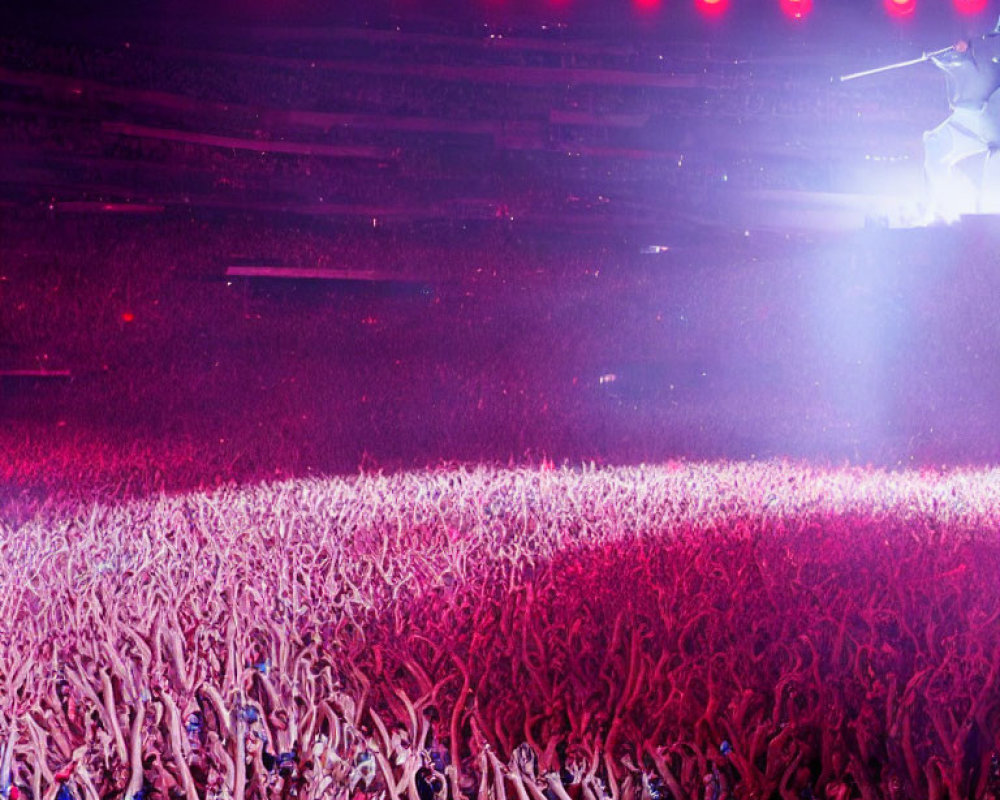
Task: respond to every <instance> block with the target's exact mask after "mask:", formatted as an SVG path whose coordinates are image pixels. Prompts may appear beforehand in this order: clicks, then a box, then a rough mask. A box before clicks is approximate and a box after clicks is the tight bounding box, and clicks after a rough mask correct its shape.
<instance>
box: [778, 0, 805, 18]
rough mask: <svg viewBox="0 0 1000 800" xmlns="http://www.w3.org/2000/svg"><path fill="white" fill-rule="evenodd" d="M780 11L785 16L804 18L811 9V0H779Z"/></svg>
mask: <svg viewBox="0 0 1000 800" xmlns="http://www.w3.org/2000/svg"><path fill="white" fill-rule="evenodd" d="M781 11H782V13H784V15H785V16H786V17H791V18H792V19H804V18H805V17H807V16H808V15H809V12H811V11H812V0H781Z"/></svg>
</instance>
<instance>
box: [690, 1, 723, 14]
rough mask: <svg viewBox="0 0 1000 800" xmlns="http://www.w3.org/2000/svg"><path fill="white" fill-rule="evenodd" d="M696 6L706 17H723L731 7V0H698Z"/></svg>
mask: <svg viewBox="0 0 1000 800" xmlns="http://www.w3.org/2000/svg"><path fill="white" fill-rule="evenodd" d="M696 6H697V8H698V11H700V12H701V13H702V14H704V15H705V16H706V17H721V16H722V15H723V14H725V13H726V9H727V8H728V7H729V0H696Z"/></svg>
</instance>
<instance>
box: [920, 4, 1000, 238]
mask: <svg viewBox="0 0 1000 800" xmlns="http://www.w3.org/2000/svg"><path fill="white" fill-rule="evenodd" d="M931 60H932V61H933V62H934V64H935V65H937V66H938V67H939V68H940V69H942V70H944V72H945V73H947V76H948V102H949V105H950V106H951V115H950V116H949V117H948V118H947V119H946V120H945V121H944V122H942V123H941V124H940V125H938V126H937V127H936V128H934V130H931V131H927V132H926V133H925V134H924V170H925V174H926V176H927V184H928V190H929V193H930V203H931V209H930V210H931V213H932V214H933V215H934V216H935V217H936V218H943V219H946V220H949V221H951V220H954V219H957V218H958V217H959V216H960V215H961V214H963V213H971V212H975V211H984V212H985V211H994V212H995V211H1000V155H997V156H995V157H992V158H991V155H992V154H993V152H994V151H995V150H996V149H998V148H1000V93H998V89H1000V20H998V21H997V24H996V27H995V28H994V29H993V30H992V31H991V32H990V33H988V34H986V35H984V36H981V37H979V38H978V39H975V40H971V41H969V40H963V41H960V42H958V43H957V44H956V45H955V46H954V47H952V48H950V49H949V50H948V51H947V52H945V53H942V54H937V55H935V56H934V57H933V58H932V59H931ZM984 153H985V154H986V164H985V166H984V168H983V172H982V183H981V184H980V185H979V186H977V185H976V184H977V181H973V180H972V179H971V178H970V177H969V176H968V175H967V174H964V173H963V172H962V170H961V169H959V168H958V166H959V164H960V163H961V162H963V161H965V160H966V159H967V158H970V157H972V156H975V155H982V154H984Z"/></svg>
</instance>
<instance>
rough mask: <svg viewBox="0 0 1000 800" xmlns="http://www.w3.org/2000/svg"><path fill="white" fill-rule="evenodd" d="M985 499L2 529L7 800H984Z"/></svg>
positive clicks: (768, 485)
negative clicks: (136, 797)
mask: <svg viewBox="0 0 1000 800" xmlns="http://www.w3.org/2000/svg"><path fill="white" fill-rule="evenodd" d="M998 486H1000V482H998V480H997V475H996V474H995V470H970V469H965V470H958V469H955V470H933V471H931V470H928V471H925V472H922V473H918V472H885V471H880V470H873V469H820V468H816V467H812V466H805V465H796V464H789V463H782V462H771V463H767V464H745V463H726V462H720V463H716V464H708V463H689V462H680V461H675V462H671V463H669V464H665V465H662V466H635V467H630V468H605V469H601V468H596V467H594V466H592V465H584V466H582V467H580V468H576V469H568V468H564V469H556V468H553V467H552V466H551V465H548V464H543V465H542V466H540V467H538V468H532V469H528V468H521V469H498V468H491V467H482V466H479V467H449V468H439V469H432V470H423V471H419V472H408V473H398V474H395V475H381V474H361V475H358V476H355V477H353V478H345V479H320V478H313V479H297V480H291V481H278V482H273V483H268V484H260V485H256V486H246V487H242V488H237V487H230V488H223V489H218V490H215V491H212V492H207V493H185V494H178V495H172V496H168V495H154V496H149V497H147V498H145V499H143V500H139V501H133V502H129V503H125V504H92V503H87V504H83V505H77V506H73V505H72V504H69V503H66V504H63V505H60V504H55V503H48V504H44V507H42V508H40V509H38V510H36V512H35V513H34V514H32V515H31V516H30V518H29V519H27V520H26V521H25V522H24V523H23V524H22V525H19V526H15V527H7V526H5V527H4V528H3V529H2V533H3V537H4V541H5V550H4V552H5V558H4V560H3V566H2V567H0V569H2V573H0V580H2V581H3V585H6V586H18V587H20V591H18V592H7V593H5V594H4V597H3V600H2V606H0V610H2V612H3V613H2V616H0V619H2V622H0V635H2V637H3V641H4V643H5V647H4V648H3V649H2V651H0V675H2V676H3V679H4V681H5V687H6V688H5V695H4V697H5V700H4V703H3V706H2V707H0V713H2V718H0V721H2V724H3V725H4V727H5V730H6V731H7V732H8V733H7V736H6V737H5V745H4V748H5V749H4V756H5V760H4V763H5V764H6V765H7V768H8V769H9V770H10V773H9V777H8V780H11V781H12V783H8V784H7V790H8V792H9V791H17V792H18V793H19V795H21V796H35V797H40V796H43V795H45V794H47V793H49V792H54V791H56V789H58V788H59V787H65V789H64V790H65V791H68V792H69V793H70V794H71V796H74V797H85V798H96V797H102V796H105V795H106V794H107V793H108V792H109V791H114V790H120V789H121V787H122V786H125V785H126V784H127V785H128V787H130V788H129V792H139V791H142V792H147V793H148V792H160V793H163V794H177V795H180V794H182V793H183V794H185V795H186V796H189V797H192V798H194V797H206V796H207V797H218V796H226V797H234V798H239V797H254V798H257V797H261V798H263V797H271V796H275V795H276V794H279V793H280V794H288V795H293V794H294V795H297V796H304V797H320V796H324V793H332V794H333V796H336V797H348V796H352V797H365V798H368V797H371V798H376V797H391V796H402V795H403V794H406V793H409V792H412V793H413V794H414V795H415V796H421V797H422V796H424V794H425V793H427V794H428V796H430V795H431V794H434V795H437V796H441V797H443V796H452V797H456V798H457V797H465V798H477V797H478V798H487V797H497V796H500V797H502V796H505V795H504V793H505V792H515V791H516V792H518V793H520V792H521V791H522V790H523V791H524V792H525V794H526V795H528V796H530V797H535V798H542V797H546V796H549V795H555V796H557V797H565V796H570V797H573V796H578V795H582V796H584V797H595V798H601V797H608V796H610V797H616V796H617V797H622V796H624V797H640V796H642V797H645V796H646V795H649V796H651V797H657V796H659V797H675V798H682V797H694V796H698V795H699V793H700V792H701V791H702V789H703V787H704V785H705V784H706V783H709V784H714V785H715V786H717V787H718V789H719V791H724V792H731V793H732V794H733V795H734V796H736V797H741V796H751V795H754V796H762V797H770V796H776V795H778V794H781V795H783V796H789V797H791V796H796V797H861V796H868V797H887V798H888V797H896V796H901V797H928V796H930V797H941V796H950V797H968V796H975V797H990V796H994V793H996V792H997V791H998V790H1000V770H998V763H997V760H998V756H997V746H998V742H997V741H996V739H995V736H996V732H997V719H998V715H1000V702H998V699H997V698H998V697H1000V692H998V691H997V688H998V687H997V682H998V680H1000V676H998V672H997V669H996V660H995V653H996V652H997V649H998V648H1000V638H998V631H1000V626H997V624H996V620H997V617H998V616H1000V591H998V588H997V582H996V580H995V575H996V569H997V566H998V559H1000V554H998V551H997V543H996V539H995V535H994V533H995V531H996V528H997V524H998V520H997V518H996V513H997V512H996V509H997V507H998V501H1000V498H998V496H997V494H998V491H1000V490H998ZM511 687H517V690H516V691H512V690H511ZM60 791H63V789H60Z"/></svg>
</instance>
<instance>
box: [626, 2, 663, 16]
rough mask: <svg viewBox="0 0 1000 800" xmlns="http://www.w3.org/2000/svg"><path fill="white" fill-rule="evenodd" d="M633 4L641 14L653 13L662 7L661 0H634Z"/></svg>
mask: <svg viewBox="0 0 1000 800" xmlns="http://www.w3.org/2000/svg"><path fill="white" fill-rule="evenodd" d="M632 5H633V6H634V7H635V10H636V11H638V12H639V13H640V14H651V13H653V12H654V11H656V10H658V9H659V7H660V0H632Z"/></svg>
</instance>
